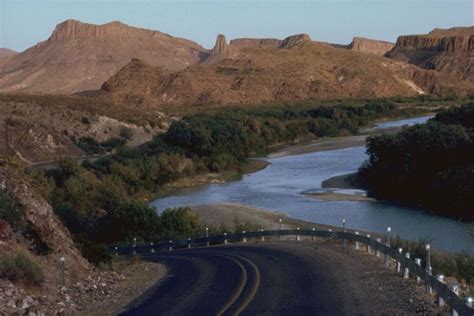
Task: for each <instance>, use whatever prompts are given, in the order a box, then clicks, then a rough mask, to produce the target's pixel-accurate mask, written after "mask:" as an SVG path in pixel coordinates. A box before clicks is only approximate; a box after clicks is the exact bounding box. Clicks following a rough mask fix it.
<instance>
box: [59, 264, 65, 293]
mask: <svg viewBox="0 0 474 316" xmlns="http://www.w3.org/2000/svg"><path fill="white" fill-rule="evenodd" d="M59 261H60V262H61V286H62V287H64V286H66V272H65V270H66V267H65V261H66V258H64V257H61V258H59Z"/></svg>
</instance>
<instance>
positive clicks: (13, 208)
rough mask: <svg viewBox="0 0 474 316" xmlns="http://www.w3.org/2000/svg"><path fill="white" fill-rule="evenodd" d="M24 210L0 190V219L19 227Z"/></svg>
mask: <svg viewBox="0 0 474 316" xmlns="http://www.w3.org/2000/svg"><path fill="white" fill-rule="evenodd" d="M24 215H25V214H24V211H23V209H22V208H20V207H18V206H17V205H16V203H15V202H14V201H13V200H12V199H11V198H10V197H9V196H8V195H6V194H5V193H3V192H0V219H3V220H5V221H7V222H8V223H9V224H10V225H11V226H12V227H14V228H19V226H21V224H22V223H23V219H24Z"/></svg>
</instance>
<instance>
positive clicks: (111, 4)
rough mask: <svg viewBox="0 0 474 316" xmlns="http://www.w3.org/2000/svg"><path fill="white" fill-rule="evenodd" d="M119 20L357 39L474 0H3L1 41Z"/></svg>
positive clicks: (407, 26) (472, 8)
mask: <svg viewBox="0 0 474 316" xmlns="http://www.w3.org/2000/svg"><path fill="white" fill-rule="evenodd" d="M71 18H73V19H77V20H81V21H83V22H89V23H95V24H102V23H106V22H109V21H112V20H119V21H122V22H124V23H127V24H129V25H133V26H139V27H144V28H149V29H154V30H159V31H162V32H166V33H169V34H171V35H174V36H179V37H184V38H188V39H192V40H194V41H197V42H198V43H200V44H201V45H203V46H204V47H207V48H210V47H212V46H213V44H214V41H215V38H216V36H217V34H219V33H223V34H225V35H226V37H227V39H232V38H236V37H277V38H283V37H286V36H288V35H291V34H296V33H308V34H310V35H311V37H312V38H313V39H314V40H320V41H329V42H333V43H349V42H350V41H351V39H352V37H354V36H365V37H370V38H375V39H383V40H388V41H395V40H396V38H397V36H398V35H402V34H416V33H426V32H428V31H430V30H431V29H433V28H435V27H441V28H447V27H453V26H469V25H474V0H444V1H436V0H431V1H430V0H365V1H356V0H312V1H310V0H308V1H298V0H296V1H289V0H286V1H282V0H276V1H275V0H273V1H271V0H260V1H250V0H240V1H239V0H214V1H201V0H174V1H171V0H159V1H151V0H148V1H146V0H141V1H140V0H135V1H132V0H122V1H118V0H117V1H113V0H102V1H97V0H94V1H92V0H44V1H43V0H0V47H8V48H12V49H15V50H18V51H22V50H24V49H26V48H28V47H30V46H32V45H34V44H36V43H37V42H40V41H42V40H45V39H47V38H48V37H49V35H50V34H51V32H52V31H53V29H54V26H55V25H56V24H57V23H59V22H62V21H63V20H66V19H71Z"/></svg>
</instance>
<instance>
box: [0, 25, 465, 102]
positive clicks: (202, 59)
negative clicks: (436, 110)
mask: <svg viewBox="0 0 474 316" xmlns="http://www.w3.org/2000/svg"><path fill="white" fill-rule="evenodd" d="M473 56H474V27H458V28H452V29H446V30H443V29H435V30H433V31H432V32H430V33H428V34H423V35H406V36H400V37H399V38H398V39H397V42H396V43H389V42H384V41H377V40H371V39H366V38H362V37H356V38H354V39H353V41H352V42H351V43H350V44H348V45H340V44H332V43H325V42H319V41H314V40H313V39H311V38H310V36H309V35H307V34H298V35H292V36H289V37H287V38H284V39H274V38H263V39H255V38H239V39H233V40H231V41H230V42H228V41H227V40H226V38H225V36H224V35H219V36H218V37H217V39H216V43H215V46H214V47H213V48H212V49H206V48H204V47H202V46H201V45H199V44H197V43H195V42H193V41H190V40H186V39H181V38H177V37H173V36H171V35H168V34H165V33H161V32H158V31H151V30H146V29H141V28H135V27H131V26H128V25H125V24H123V23H121V22H111V23H107V24H103V25H93V24H87V23H82V22H79V21H76V20H67V21H64V22H63V23H60V24H58V25H57V26H56V28H55V30H54V31H53V33H52V35H51V36H50V37H49V38H48V39H47V40H46V41H43V42H40V43H38V44H36V45H35V46H33V47H31V48H29V49H27V50H25V51H24V52H21V53H15V52H12V51H6V50H3V49H2V50H0V91H2V92H10V93H11V92H27V93H41V94H44V93H47V94H71V93H79V94H84V95H87V96H95V97H98V98H105V99H107V100H112V101H115V102H117V103H122V104H128V105H139V106H158V107H164V106H178V105H195V104H257V103H262V102H274V101H298V100H306V99H317V98H342V97H355V98H364V97H385V96H398V95H400V96H414V95H420V94H434V95H438V96H471V95H473V94H474V70H473Z"/></svg>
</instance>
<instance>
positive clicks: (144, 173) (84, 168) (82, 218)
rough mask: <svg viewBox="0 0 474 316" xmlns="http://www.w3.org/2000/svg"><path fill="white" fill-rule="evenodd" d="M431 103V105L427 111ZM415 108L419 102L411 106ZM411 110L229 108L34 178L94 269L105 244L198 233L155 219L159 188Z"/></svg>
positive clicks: (196, 228) (374, 106) (169, 217)
mask: <svg viewBox="0 0 474 316" xmlns="http://www.w3.org/2000/svg"><path fill="white" fill-rule="evenodd" d="M433 102H434V101H433V100H429V104H430V105H432V104H433ZM439 102H440V103H441V104H443V101H439ZM449 102H451V101H449ZM420 104H423V100H419V103H415V105H420ZM415 105H413V106H409V107H407V106H403V107H401V106H398V105H397V104H395V103H394V102H392V101H390V100H377V101H367V102H363V103H359V104H357V105H345V104H342V103H340V102H339V103H338V104H335V105H331V106H327V105H324V106H322V105H320V104H305V105H300V106H297V105H295V106H293V107H291V108H288V107H285V106H282V105H280V106H273V107H268V106H266V107H262V108H260V107H248V108H228V109H222V110H217V111H212V112H211V113H210V114H196V115H191V116H187V117H184V118H182V119H181V120H179V121H176V122H174V123H173V124H172V125H171V126H170V128H169V130H168V131H167V132H166V133H163V134H160V135H156V136H155V137H154V138H153V140H152V141H150V142H149V143H146V144H144V145H142V146H141V147H139V148H134V149H130V148H129V149H127V148H119V149H117V151H116V153H115V154H113V155H110V156H107V157H104V158H102V159H98V160H97V161H95V162H89V161H86V162H84V163H83V164H82V165H78V164H76V163H74V162H73V161H70V160H61V161H59V162H58V164H57V165H58V167H57V168H56V169H54V170H50V171H47V172H45V174H44V175H42V174H41V173H40V172H35V174H34V179H35V180H34V181H35V186H36V187H37V188H38V189H39V190H41V192H42V193H43V195H44V196H45V197H46V198H47V199H48V200H49V201H50V202H51V204H52V205H53V208H54V210H55V212H56V213H57V214H58V215H59V217H60V218H61V219H62V221H63V222H64V223H65V224H66V226H67V227H68V228H69V230H70V231H71V232H72V234H73V236H74V237H75V240H76V241H77V242H78V243H79V245H80V247H81V249H82V251H83V253H84V255H85V256H86V257H87V258H88V259H89V260H91V261H92V262H96V263H97V262H100V261H107V260H108V256H107V252H106V247H105V245H107V244H111V243H130V242H131V241H132V240H133V238H137V240H138V241H156V240H163V239H170V238H171V239H174V238H181V237H193V236H196V235H199V234H202V226H201V225H200V224H199V222H198V220H197V219H196V218H195V217H193V216H192V215H191V213H189V211H183V210H181V209H178V210H168V211H165V212H163V213H161V214H157V213H156V212H155V210H154V209H153V208H152V207H150V206H148V205H147V204H146V202H147V201H148V200H149V199H151V198H152V197H153V196H156V194H157V193H159V191H160V190H161V188H162V187H163V186H164V185H166V184H169V183H172V182H173V181H176V180H178V179H182V178H186V177H190V176H193V175H196V174H204V173H209V172H223V171H226V170H239V169H241V168H242V166H243V164H244V163H245V162H247V161H248V159H249V157H251V156H262V155H265V154H266V153H267V152H268V151H269V150H270V149H271V148H272V147H273V146H276V145H279V144H284V143H289V142H295V141H299V140H302V139H314V138H320V137H326V136H331V137H332V136H340V135H349V134H356V133H358V130H359V128H360V127H364V126H367V125H368V124H369V123H370V122H373V121H375V120H380V119H387V118H398V117H406V116H412V115H416V114H421V113H422V112H426V109H425V108H423V109H420V108H419V107H418V106H415Z"/></svg>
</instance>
